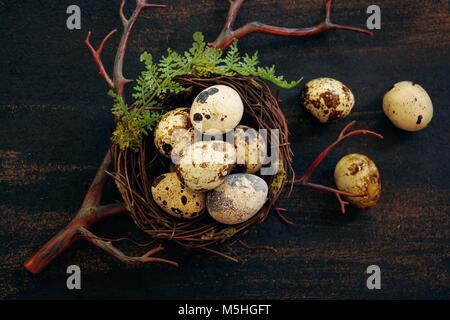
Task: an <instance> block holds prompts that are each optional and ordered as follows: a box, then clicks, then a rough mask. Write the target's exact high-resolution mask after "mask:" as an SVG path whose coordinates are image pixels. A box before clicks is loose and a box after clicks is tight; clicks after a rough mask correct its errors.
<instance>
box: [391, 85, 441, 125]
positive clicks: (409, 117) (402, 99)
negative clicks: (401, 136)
mask: <svg viewBox="0 0 450 320" xmlns="http://www.w3.org/2000/svg"><path fill="white" fill-rule="evenodd" d="M383 112H384V114H385V115H386V116H387V117H388V118H389V120H391V122H392V123H393V124H394V125H395V126H396V127H397V128H400V129H402V130H406V131H411V132H413V131H419V130H422V129H424V128H426V127H427V126H428V124H429V123H430V121H431V119H432V118H433V103H432V101H431V99H430V96H429V95H428V93H427V92H426V91H425V89H424V88H422V87H421V86H420V85H418V84H417V83H413V82H411V81H402V82H398V83H396V84H395V85H394V86H393V87H392V89H391V90H389V91H388V92H387V93H386V94H385V96H384V98H383Z"/></svg>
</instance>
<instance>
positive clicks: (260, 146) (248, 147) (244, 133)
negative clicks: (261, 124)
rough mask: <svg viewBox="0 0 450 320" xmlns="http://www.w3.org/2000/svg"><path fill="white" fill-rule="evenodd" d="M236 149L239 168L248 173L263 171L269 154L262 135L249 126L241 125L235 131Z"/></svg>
mask: <svg viewBox="0 0 450 320" xmlns="http://www.w3.org/2000/svg"><path fill="white" fill-rule="evenodd" d="M234 147H235V148H236V164H237V166H240V167H242V168H243V169H244V171H245V172H247V173H256V172H258V171H259V169H261V167H262V165H263V162H264V159H265V157H266V152H267V145H266V141H265V139H264V137H263V136H262V134H260V133H259V132H258V131H256V130H255V129H253V128H250V127H248V126H244V125H239V126H237V127H236V129H235V130H234Z"/></svg>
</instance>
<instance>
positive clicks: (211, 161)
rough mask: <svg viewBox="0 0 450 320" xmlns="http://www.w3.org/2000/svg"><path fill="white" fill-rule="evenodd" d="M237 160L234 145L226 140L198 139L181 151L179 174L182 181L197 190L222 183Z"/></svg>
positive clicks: (211, 187)
mask: <svg viewBox="0 0 450 320" xmlns="http://www.w3.org/2000/svg"><path fill="white" fill-rule="evenodd" d="M235 162H236V152H235V150H234V146H233V145H231V144H230V143H227V142H224V141H198V142H194V143H193V144H191V145H189V146H187V147H186V148H184V149H183V150H181V152H180V158H179V163H177V164H176V171H177V174H178V176H179V178H180V180H181V181H182V183H183V184H184V185H185V186H187V187H188V188H190V189H192V190H196V191H207V190H211V189H214V188H216V187H218V186H219V185H220V184H222V182H223V180H224V178H225V177H226V176H227V175H228V174H229V173H230V172H231V170H232V168H233V165H234V163H235Z"/></svg>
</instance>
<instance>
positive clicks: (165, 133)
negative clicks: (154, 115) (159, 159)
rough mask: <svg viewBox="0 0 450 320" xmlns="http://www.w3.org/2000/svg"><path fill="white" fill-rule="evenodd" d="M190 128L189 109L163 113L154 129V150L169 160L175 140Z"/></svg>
mask: <svg viewBox="0 0 450 320" xmlns="http://www.w3.org/2000/svg"><path fill="white" fill-rule="evenodd" d="M191 127H192V124H191V121H190V120H189V108H177V109H174V110H171V111H169V112H167V113H165V114H164V115H163V116H162V118H161V120H160V121H159V122H158V124H157V125H156V127H155V131H154V143H155V146H156V148H157V149H158V151H159V152H160V153H161V154H162V155H164V156H165V157H167V158H170V155H171V152H172V150H173V148H174V146H175V143H176V140H177V139H178V138H179V136H181V135H183V134H184V133H185V131H186V130H188V129H189V128H191Z"/></svg>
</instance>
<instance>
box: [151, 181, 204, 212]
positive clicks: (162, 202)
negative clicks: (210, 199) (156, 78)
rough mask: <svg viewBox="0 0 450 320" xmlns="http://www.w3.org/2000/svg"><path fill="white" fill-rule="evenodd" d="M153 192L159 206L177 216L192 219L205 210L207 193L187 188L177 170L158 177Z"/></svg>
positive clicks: (153, 185)
mask: <svg viewBox="0 0 450 320" xmlns="http://www.w3.org/2000/svg"><path fill="white" fill-rule="evenodd" d="M151 192H152V196H153V199H154V200H155V202H156V203H157V204H158V206H159V207H160V208H161V209H162V210H164V212H166V213H168V214H170V215H171V216H174V217H176V218H184V219H192V218H195V217H198V216H199V215H201V214H202V213H203V212H204V210H205V194H204V193H202V192H197V191H193V190H190V189H188V188H186V187H185V186H184V185H183V184H182V183H181V181H180V179H179V178H178V176H177V174H176V173H175V172H169V173H165V174H162V175H160V176H159V177H157V178H156V179H155V180H154V181H153V184H152V187H151Z"/></svg>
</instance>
